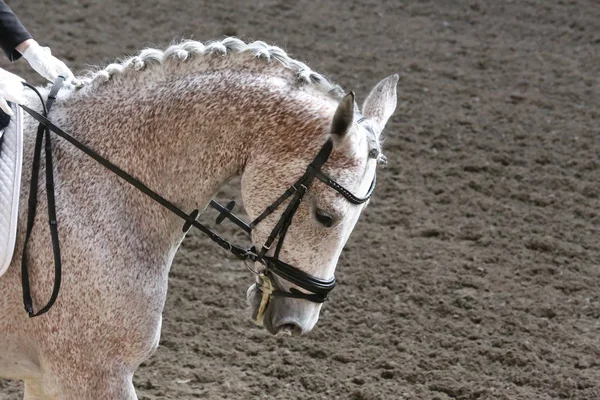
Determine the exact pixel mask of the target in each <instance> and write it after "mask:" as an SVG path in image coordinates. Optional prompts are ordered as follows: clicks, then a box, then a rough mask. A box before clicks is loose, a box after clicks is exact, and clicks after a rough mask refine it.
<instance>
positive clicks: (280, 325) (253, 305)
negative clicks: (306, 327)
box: [247, 283, 304, 336]
mask: <svg viewBox="0 0 600 400" xmlns="http://www.w3.org/2000/svg"><path fill="white" fill-rule="evenodd" d="M262 296H263V293H262V291H261V289H260V285H259V284H258V283H255V284H253V285H252V286H250V287H249V288H248V292H247V302H248V309H249V312H250V317H251V318H252V321H254V323H255V324H257V325H259V326H262V327H263V328H265V329H266V330H267V331H268V332H269V333H270V334H272V335H275V336H300V335H302V334H303V333H304V332H303V330H302V328H301V327H300V326H299V325H298V324H297V323H295V322H294V320H293V318H284V319H282V320H281V321H278V322H276V323H275V322H274V321H273V299H271V300H270V301H269V303H268V304H267V306H266V308H265V310H264V314H263V316H262V319H261V320H260V322H258V321H257V317H258V312H259V310H260V304H261V301H262ZM288 320H289V321H288Z"/></svg>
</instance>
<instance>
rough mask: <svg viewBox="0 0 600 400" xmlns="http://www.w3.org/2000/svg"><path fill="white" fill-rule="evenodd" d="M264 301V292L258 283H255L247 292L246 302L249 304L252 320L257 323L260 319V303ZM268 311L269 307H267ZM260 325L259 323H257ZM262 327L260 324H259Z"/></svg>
mask: <svg viewBox="0 0 600 400" xmlns="http://www.w3.org/2000/svg"><path fill="white" fill-rule="evenodd" d="M261 300H262V292H261V290H260V287H259V286H258V283H254V284H253V285H252V286H250V287H249V288H248V291H247V292H246V302H247V304H248V310H249V312H250V318H252V321H254V322H255V323H257V322H256V320H257V317H258V310H259V309H260V302H261ZM267 309H268V306H267ZM265 314H266V311H265ZM257 324H258V323H257ZM259 325H260V324H259Z"/></svg>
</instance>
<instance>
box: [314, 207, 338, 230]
mask: <svg viewBox="0 0 600 400" xmlns="http://www.w3.org/2000/svg"><path fill="white" fill-rule="evenodd" d="M315 218H316V219H317V221H319V223H320V224H322V225H323V226H325V227H327V228H331V227H332V226H333V222H334V221H333V217H332V216H331V215H329V214H328V213H326V212H325V211H323V210H317V212H316V213H315Z"/></svg>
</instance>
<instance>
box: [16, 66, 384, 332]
mask: <svg viewBox="0 0 600 400" xmlns="http://www.w3.org/2000/svg"><path fill="white" fill-rule="evenodd" d="M63 82H64V78H63V77H59V78H58V79H57V80H56V82H55V83H54V85H53V86H52V89H51V91H50V94H49V96H48V100H47V102H46V103H45V104H44V102H43V99H42V96H41V95H40V93H39V92H38V91H37V90H36V89H35V88H34V87H33V86H31V85H29V84H27V83H24V85H25V86H26V87H28V88H30V89H32V90H33V91H35V92H36V94H37V95H38V97H39V98H40V100H41V101H42V106H43V112H42V113H41V114H40V113H38V112H37V111H35V110H33V109H31V108H29V107H27V106H24V105H21V107H22V108H23V109H24V110H25V111H26V112H27V113H29V114H30V115H31V116H32V117H33V118H34V119H36V120H37V121H38V122H39V123H40V124H39V126H38V130H37V137H36V143H35V150H34V160H33V166H32V175H31V186H30V192H29V202H28V207H29V209H28V215H27V231H26V235H25V244H24V248H23V258H22V264H21V272H22V287H23V303H24V306H25V310H26V311H27V313H28V315H29V317H37V316H40V315H42V314H45V313H46V312H48V311H49V310H50V308H51V307H52V306H53V305H54V303H55V301H56V299H57V297H58V293H59V290H60V284H61V276H62V263H61V256H60V244H59V238H58V223H57V220H56V205H55V199H54V176H53V163H52V149H51V140H50V132H51V131H52V132H54V133H55V134H56V135H58V136H60V137H61V138H63V139H65V140H66V141H68V142H69V143H71V144H72V145H73V146H75V147H76V148H77V149H79V150H81V151H82V152H83V153H85V154H86V155H88V156H89V157H91V158H92V159H94V160H95V161H97V162H98V163H100V164H101V165H102V166H104V167H106V168H107V169H109V170H110V171H111V172H113V173H114V174H116V175H117V176H119V177H120V178H122V179H123V180H125V181H126V182H128V183H129V184H131V185H132V186H134V187H135V188H136V189H138V190H139V191H141V192H142V193H143V194H145V195H146V196H148V197H150V198H151V199H152V200H154V201H156V202H157V203H159V204H160V205H161V206H163V207H164V208H166V209H167V210H169V211H170V212H172V213H173V214H175V215H176V216H178V217H179V218H181V219H182V220H183V221H184V225H183V228H182V230H183V232H187V231H188V230H189V229H190V228H191V227H194V228H197V229H199V230H200V231H201V232H203V233H204V234H205V235H207V236H208V238H209V239H211V240H212V241H213V242H215V243H217V244H218V245H219V246H221V247H222V248H223V249H225V250H227V251H228V252H230V253H232V254H233V255H234V256H236V257H237V258H239V259H240V260H244V261H251V262H260V263H261V264H263V265H264V266H265V270H264V271H262V272H256V271H252V270H251V272H253V273H254V274H256V275H257V276H258V278H259V281H260V285H259V289H260V290H261V292H262V300H261V305H260V307H259V312H258V314H257V316H256V317H255V322H257V323H258V324H259V325H262V321H263V317H264V313H265V311H266V308H267V305H268V303H269V301H270V299H271V297H273V296H275V297H291V298H299V299H305V300H308V301H311V302H315V303H323V302H324V301H325V300H326V299H327V295H328V294H329V292H330V291H331V290H332V289H333V288H334V286H335V277H332V278H331V279H327V280H325V279H321V278H318V277H315V276H312V275H310V274H307V273H305V272H303V271H302V270H300V269H298V268H296V267H294V266H292V265H290V264H287V263H285V262H283V261H281V260H280V259H279V254H280V252H281V247H282V245H283V242H284V240H285V236H286V234H287V231H288V229H289V227H290V225H291V223H292V219H293V217H294V214H295V213H296V211H297V209H298V207H299V205H300V203H301V202H302V199H303V197H304V195H305V194H306V192H307V191H308V190H309V188H310V186H311V184H312V182H313V181H314V179H319V180H320V181H322V182H323V183H325V184H326V185H328V186H329V187H331V188H332V189H334V190H335V191H337V192H338V193H340V194H341V195H342V196H344V198H346V199H347V200H348V201H349V202H351V203H352V204H362V203H365V202H366V201H367V200H368V199H369V198H370V197H371V195H372V193H373V191H374V189H375V178H373V181H372V183H371V186H370V188H369V191H368V193H367V195H366V196H365V197H361V198H359V197H356V196H355V195H353V194H352V193H351V192H350V191H348V190H347V189H345V188H344V187H343V186H341V185H340V184H339V183H337V182H336V181H335V180H333V179H332V178H330V177H329V176H327V175H326V174H325V173H324V172H323V171H321V167H322V166H323V164H325V162H326V161H327V159H328V158H329V155H330V154H331V152H332V150H333V142H332V141H331V139H329V140H327V141H326V142H325V144H324V145H323V147H322V148H321V150H320V151H319V153H318V154H317V156H316V157H315V159H314V160H313V162H311V163H310V164H309V166H308V167H307V169H306V172H305V173H304V174H303V175H302V176H301V177H300V179H298V180H297V181H296V182H295V183H294V184H293V185H292V186H291V187H290V188H288V189H287V190H286V191H285V192H284V193H283V194H282V195H281V196H280V197H279V198H278V199H277V200H275V201H274V202H273V203H272V204H271V205H270V206H268V207H267V208H266V209H265V211H263V212H262V213H261V214H260V215H259V216H258V217H257V218H256V219H255V220H254V221H252V222H251V223H250V224H247V223H246V222H244V221H243V220H242V219H240V218H238V217H237V216H236V215H234V214H233V213H232V212H231V211H232V210H233V207H234V205H235V202H230V203H229V204H228V205H227V206H223V205H221V204H219V203H217V202H216V201H214V200H211V201H210V206H211V207H212V208H215V209H216V210H217V211H218V212H219V216H218V217H217V220H216V222H217V224H220V223H221V222H222V221H223V220H224V219H225V218H227V219H228V220H230V221H232V222H233V223H234V224H236V225H237V226H238V227H240V228H241V229H242V230H244V232H246V233H247V234H251V233H252V230H253V229H254V228H255V227H256V226H257V225H258V224H259V223H260V222H262V221H263V220H264V219H265V218H266V217H267V216H269V215H270V214H272V213H273V212H274V211H275V210H276V209H277V208H278V207H279V206H280V205H282V204H283V202H284V201H286V200H287V199H289V198H290V197H291V200H290V202H289V204H288V205H287V207H286V208H285V210H284V211H283V213H282V215H281V217H280V219H279V221H278V222H277V223H276V224H275V227H274V228H273V230H272V231H271V233H270V235H269V237H268V239H267V241H266V242H265V243H264V244H263V245H262V247H261V249H260V250H259V251H256V249H255V248H254V247H250V248H244V247H241V246H238V245H236V244H233V243H231V242H229V241H227V240H226V239H224V238H222V237H221V236H219V235H218V234H217V233H215V232H213V231H212V230H211V229H210V228H209V227H207V226H206V225H204V224H202V223H200V222H198V221H197V220H196V218H197V217H198V215H199V214H200V211H199V210H198V209H196V210H193V211H192V212H190V213H189V214H188V213H186V212H184V211H183V210H181V209H180V208H178V207H177V206H176V205H174V204H173V203H171V202H170V201H168V200H167V199H165V198H164V197H162V196H161V195H159V194H158V193H156V192H155V191H153V190H152V189H150V188H149V187H147V186H146V185H145V184H144V183H142V182H141V181H139V180H138V179H136V178H135V177H133V176H132V175H130V174H129V173H127V172H126V171H124V170H122V169H121V168H119V167H118V166H116V165H115V164H113V163H112V162H110V161H109V160H108V159H106V158H105V157H103V156H101V155H100V154H98V153H97V152H96V151H94V150H93V149H91V148H90V147H88V146H86V145H85V144H83V143H81V142H80V141H79V140H77V139H76V138H74V137H73V136H72V135H70V134H69V133H68V132H66V131H64V130H63V129H62V128H60V127H58V126H56V125H55V124H54V123H53V122H52V121H50V120H49V119H48V112H49V111H50V108H51V107H52V103H53V102H54V100H55V99H56V94H57V93H58V91H59V90H60V88H61V86H62V84H63ZM361 121H362V119H361V120H360V121H359V123H360V122H361ZM42 142H44V145H45V146H44V148H45V155H46V196H47V202H48V217H49V224H50V233H51V239H52V249H53V254H54V266H55V274H54V287H53V291H52V295H51V297H50V300H49V301H48V303H47V304H46V306H44V307H43V308H42V309H40V310H39V311H38V312H34V310H33V302H32V298H31V290H30V283H29V268H28V257H27V249H28V246H27V243H28V241H29V238H30V235H31V232H32V230H33V226H34V220H35V215H36V206H37V192H38V177H39V170H40V168H41V163H40V159H41V148H42ZM276 239H278V240H277V244H276V246H275V250H274V252H273V255H272V256H271V255H268V253H269V251H270V249H271V247H272V245H273V243H274V242H275V240H276ZM272 275H277V276H279V277H281V278H282V279H284V280H286V281H288V282H290V283H292V284H294V285H296V286H298V287H300V288H302V289H304V290H306V291H307V292H309V293H305V292H302V291H300V290H298V289H295V288H291V289H290V291H289V292H286V291H283V290H279V289H277V287H276V285H275V284H274V282H273V280H272Z"/></svg>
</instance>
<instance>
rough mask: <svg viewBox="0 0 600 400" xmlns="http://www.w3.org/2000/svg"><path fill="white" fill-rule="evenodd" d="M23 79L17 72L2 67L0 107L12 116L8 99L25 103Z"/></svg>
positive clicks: (0, 74)
mask: <svg viewBox="0 0 600 400" xmlns="http://www.w3.org/2000/svg"><path fill="white" fill-rule="evenodd" d="M22 82H23V79H21V78H19V77H18V76H17V75H15V74H11V73H10V72H8V71H5V70H3V69H2V68H0V108H1V109H2V110H3V111H4V112H5V113H7V114H8V115H10V116H13V115H14V113H13V112H12V110H11V108H10V107H9V105H8V104H7V103H6V101H7V100H8V101H12V102H13V103H17V104H22V103H25V92H24V88H23V83H22Z"/></svg>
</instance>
